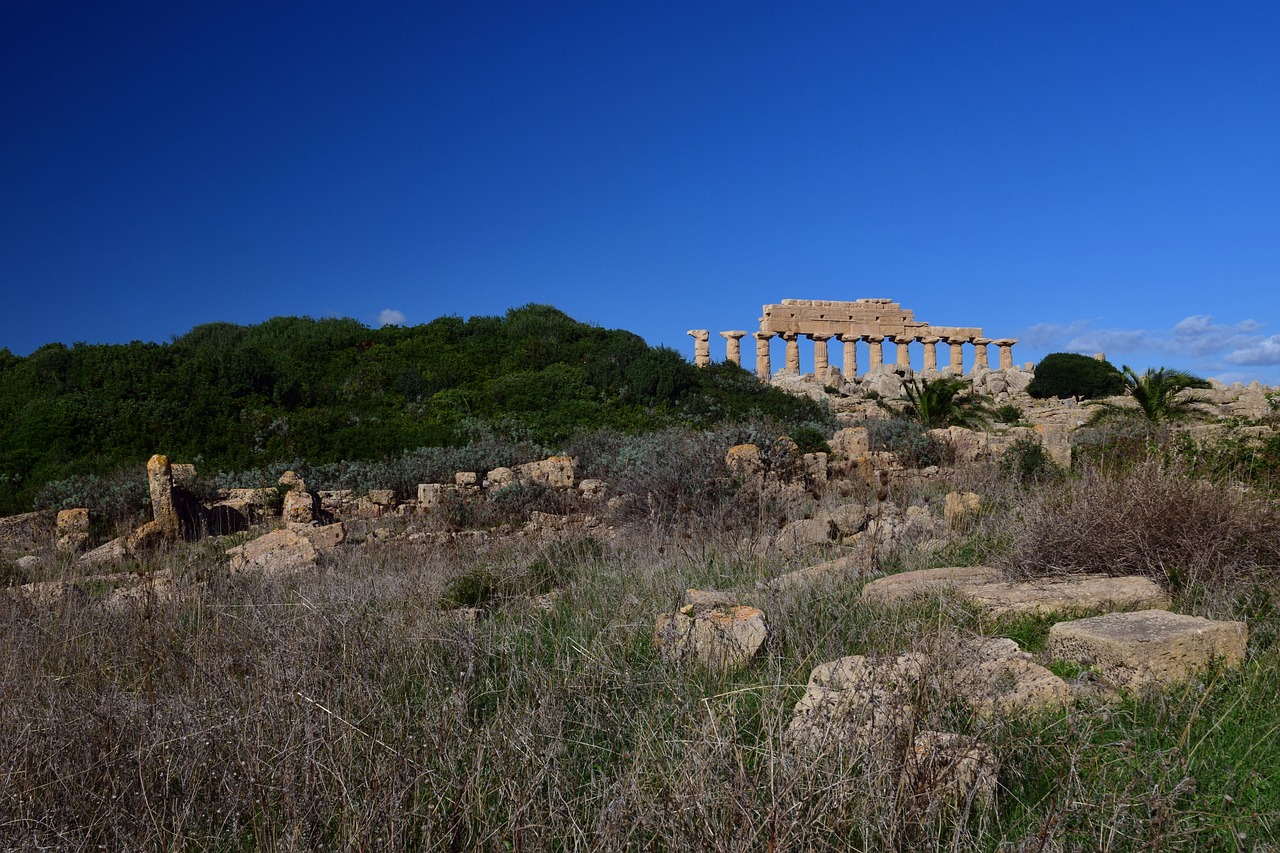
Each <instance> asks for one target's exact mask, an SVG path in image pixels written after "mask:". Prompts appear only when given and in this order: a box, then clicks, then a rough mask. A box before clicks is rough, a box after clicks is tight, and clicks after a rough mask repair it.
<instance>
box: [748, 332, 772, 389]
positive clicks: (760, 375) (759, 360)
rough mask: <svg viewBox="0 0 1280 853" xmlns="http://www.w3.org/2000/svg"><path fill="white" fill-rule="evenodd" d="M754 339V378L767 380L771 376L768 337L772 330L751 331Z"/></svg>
mask: <svg viewBox="0 0 1280 853" xmlns="http://www.w3.org/2000/svg"><path fill="white" fill-rule="evenodd" d="M751 337H753V338H755V339H756V378H757V379H759V380H760V381H761V382H768V381H769V380H770V379H772V378H773V368H772V367H771V366H770V364H769V339H770V338H772V337H773V332H752V333H751Z"/></svg>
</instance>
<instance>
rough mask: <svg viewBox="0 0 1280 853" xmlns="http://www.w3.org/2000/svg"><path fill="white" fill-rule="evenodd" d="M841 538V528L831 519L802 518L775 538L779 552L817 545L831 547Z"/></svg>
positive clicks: (785, 527) (788, 525) (799, 549)
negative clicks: (830, 545)
mask: <svg viewBox="0 0 1280 853" xmlns="http://www.w3.org/2000/svg"><path fill="white" fill-rule="evenodd" d="M839 538H840V528H839V527H837V526H836V525H835V523H834V522H833V521H831V519H829V518H802V519H799V520H798V521H792V522H790V523H788V524H786V525H785V526H784V527H783V528H782V529H781V530H779V531H778V535H777V536H775V537H774V538H773V547H774V548H776V549H778V550H779V551H784V552H788V551H801V550H804V549H805V548H810V547H813V546H816V545H829V544H831V543H832V542H835V541H837V540H838V539H839Z"/></svg>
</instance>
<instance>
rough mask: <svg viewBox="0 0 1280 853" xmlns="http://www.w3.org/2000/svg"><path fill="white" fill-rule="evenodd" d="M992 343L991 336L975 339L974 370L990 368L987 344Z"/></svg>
mask: <svg viewBox="0 0 1280 853" xmlns="http://www.w3.org/2000/svg"><path fill="white" fill-rule="evenodd" d="M989 343H991V338H974V339H973V372H974V373H977V372H978V371H979V370H990V369H991V362H990V361H988V360H987V344H989Z"/></svg>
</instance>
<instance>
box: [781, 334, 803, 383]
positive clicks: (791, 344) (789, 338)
mask: <svg viewBox="0 0 1280 853" xmlns="http://www.w3.org/2000/svg"><path fill="white" fill-rule="evenodd" d="M778 337H780V338H782V339H783V340H784V341H786V342H787V363H786V366H784V367H783V368H782V369H783V371H784V372H786V373H789V374H791V375H792V376H799V375H800V336H799V335H798V334H796V333H795V332H781V333H779V335H778Z"/></svg>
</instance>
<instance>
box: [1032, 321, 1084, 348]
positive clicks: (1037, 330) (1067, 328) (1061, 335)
mask: <svg viewBox="0 0 1280 853" xmlns="http://www.w3.org/2000/svg"><path fill="white" fill-rule="evenodd" d="M1088 326H1089V321H1088V320H1075V321H1073V322H1071V323H1067V324H1066V325H1063V324H1062V323H1036V324H1035V325H1034V326H1030V327H1028V328H1026V329H1023V330H1022V331H1021V332H1020V333H1019V334H1018V335H1017V338H1018V342H1019V343H1021V344H1022V345H1023V346H1029V347H1035V348H1037V349H1053V348H1054V347H1057V346H1061V344H1062V342H1063V341H1065V340H1068V339H1070V338H1073V337H1075V336H1076V335H1079V334H1080V333H1081V332H1083V331H1084V330H1085V329H1086V328H1088Z"/></svg>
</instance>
